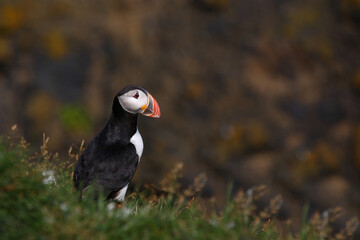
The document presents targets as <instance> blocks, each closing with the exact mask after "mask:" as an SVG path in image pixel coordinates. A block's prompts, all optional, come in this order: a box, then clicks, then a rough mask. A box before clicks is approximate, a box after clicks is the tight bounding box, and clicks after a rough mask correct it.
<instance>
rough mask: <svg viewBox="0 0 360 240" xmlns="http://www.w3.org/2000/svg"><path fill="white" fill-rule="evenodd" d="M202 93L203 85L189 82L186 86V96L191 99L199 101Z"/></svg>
mask: <svg viewBox="0 0 360 240" xmlns="http://www.w3.org/2000/svg"><path fill="white" fill-rule="evenodd" d="M203 93H204V85H203V84H201V83H197V82H190V83H189V84H188V85H187V95H188V97H189V98H191V99H195V100H196V99H199V98H200V97H201V96H202V95H203Z"/></svg>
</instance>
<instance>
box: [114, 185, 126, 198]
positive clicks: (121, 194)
mask: <svg viewBox="0 0 360 240" xmlns="http://www.w3.org/2000/svg"><path fill="white" fill-rule="evenodd" d="M128 185H129V184H128ZM128 185H126V186H125V187H123V188H122V189H121V190H119V191H118V192H117V194H116V197H115V200H116V201H117V202H122V201H124V199H125V194H126V190H127V188H128Z"/></svg>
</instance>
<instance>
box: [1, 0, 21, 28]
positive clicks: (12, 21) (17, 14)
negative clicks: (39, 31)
mask: <svg viewBox="0 0 360 240" xmlns="http://www.w3.org/2000/svg"><path fill="white" fill-rule="evenodd" d="M23 24H24V12H23V10H22V9H20V8H18V7H15V6H11V5H5V6H3V7H2V8H1V9H0V26H1V27H3V28H5V29H6V30H10V31H11V30H16V29H18V28H20V27H21V26H23Z"/></svg>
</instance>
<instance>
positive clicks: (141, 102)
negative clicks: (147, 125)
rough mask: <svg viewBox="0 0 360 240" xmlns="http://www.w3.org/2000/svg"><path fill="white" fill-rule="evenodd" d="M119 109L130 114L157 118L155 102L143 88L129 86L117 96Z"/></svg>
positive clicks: (157, 109) (158, 115)
mask: <svg viewBox="0 0 360 240" xmlns="http://www.w3.org/2000/svg"><path fill="white" fill-rule="evenodd" d="M116 97H117V99H118V100H119V103H120V105H121V107H122V108H123V109H124V110H125V111H127V112H129V113H132V114H138V113H140V114H142V115H144V116H148V117H154V118H159V117H160V107H159V104H158V103H157V101H156V100H155V99H154V98H153V96H151V95H150V93H149V92H148V91H146V90H145V89H144V88H143V87H139V86H135V85H129V86H126V87H124V88H123V89H122V90H121V91H120V92H119V93H118V94H117V95H116Z"/></svg>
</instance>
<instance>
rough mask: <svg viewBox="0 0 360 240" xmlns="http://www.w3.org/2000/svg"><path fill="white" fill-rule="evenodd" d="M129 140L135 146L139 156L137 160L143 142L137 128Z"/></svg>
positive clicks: (142, 147)
mask: <svg viewBox="0 0 360 240" xmlns="http://www.w3.org/2000/svg"><path fill="white" fill-rule="evenodd" d="M130 142H131V143H132V144H133V145H134V146H135V149H136V154H137V155H138V156H139V161H140V158H141V155H142V153H143V150H144V142H143V140H142V137H141V135H140V132H139V130H138V129H137V130H136V133H135V134H134V136H132V137H131V138H130Z"/></svg>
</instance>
